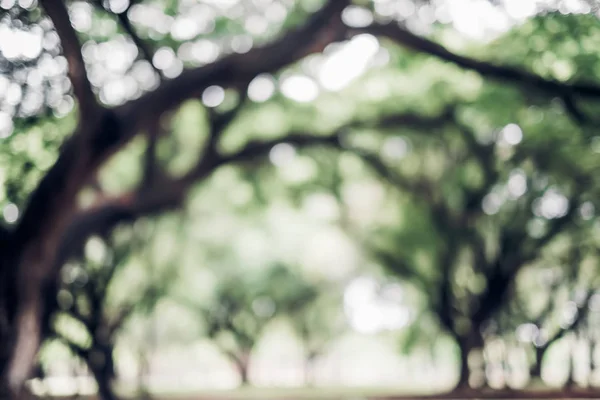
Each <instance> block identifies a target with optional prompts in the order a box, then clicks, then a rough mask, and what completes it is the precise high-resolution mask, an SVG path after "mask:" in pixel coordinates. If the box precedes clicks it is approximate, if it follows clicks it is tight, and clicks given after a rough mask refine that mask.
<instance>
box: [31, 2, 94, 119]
mask: <svg viewBox="0 0 600 400" xmlns="http://www.w3.org/2000/svg"><path fill="white" fill-rule="evenodd" d="M40 3H41V5H42V7H44V10H45V11H46V13H47V14H48V16H49V17H50V19H51V20H52V23H53V24H54V29H55V30H56V33H57V34H58V36H59V38H60V43H61V45H62V48H63V52H64V55H65V57H66V59H67V63H68V66H69V72H68V73H69V79H70V80H71V83H72V84H73V92H74V94H75V97H76V98H77V101H78V102H79V108H80V113H81V115H82V117H88V116H90V115H92V114H93V113H94V109H96V108H97V107H99V105H98V103H97V102H96V97H95V96H94V92H93V91H92V86H91V84H90V81H89V80H88V77H87V73H86V70H85V63H84V62H83V56H82V55H81V44H80V43H79V39H78V38H77V34H76V33H75V30H74V29H73V26H72V25H71V20H70V19H69V12H68V10H67V7H66V6H65V3H64V1H63V0H41V1H40Z"/></svg>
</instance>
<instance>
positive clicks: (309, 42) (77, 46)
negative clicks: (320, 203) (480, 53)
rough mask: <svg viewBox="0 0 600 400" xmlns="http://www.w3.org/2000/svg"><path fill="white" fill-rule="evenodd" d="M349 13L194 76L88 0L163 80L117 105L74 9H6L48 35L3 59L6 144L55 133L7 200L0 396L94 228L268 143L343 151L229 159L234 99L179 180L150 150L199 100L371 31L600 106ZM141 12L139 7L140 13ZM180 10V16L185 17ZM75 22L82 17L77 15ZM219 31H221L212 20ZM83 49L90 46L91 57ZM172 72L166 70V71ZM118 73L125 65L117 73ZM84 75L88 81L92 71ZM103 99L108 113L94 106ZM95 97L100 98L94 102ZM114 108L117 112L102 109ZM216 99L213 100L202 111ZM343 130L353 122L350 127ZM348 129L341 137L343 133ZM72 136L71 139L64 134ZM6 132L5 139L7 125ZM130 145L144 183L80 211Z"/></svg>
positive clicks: (564, 86) (573, 91)
mask: <svg viewBox="0 0 600 400" xmlns="http://www.w3.org/2000/svg"><path fill="white" fill-rule="evenodd" d="M349 4H350V2H349V1H348V0H330V1H328V2H326V3H325V4H324V5H323V7H321V8H320V9H319V11H317V12H314V13H312V14H311V15H310V17H305V16H306V14H309V13H308V12H306V11H302V10H299V12H297V13H291V15H290V18H289V20H286V21H285V23H284V24H282V25H283V29H282V30H287V33H285V34H282V35H281V36H280V37H279V38H278V39H275V40H272V41H270V42H268V43H267V44H264V45H260V46H255V47H253V48H252V49H250V50H248V51H247V52H244V51H243V49H242V51H240V53H241V54H229V55H225V56H223V57H221V58H219V59H218V60H216V61H213V60H212V59H210V60H208V59H206V58H204V61H203V62H204V63H206V62H207V61H208V62H209V63H208V64H206V65H204V66H198V65H196V66H190V68H187V69H186V70H185V71H184V72H181V67H182V64H183V63H182V62H181V63H167V62H165V63H161V60H162V61H165V60H166V61H168V60H170V59H172V58H173V57H172V56H173V54H174V53H175V51H174V50H173V48H174V47H177V50H179V47H180V45H181V44H182V43H181V42H185V41H186V40H185V39H182V38H183V37H186V36H185V35H181V32H179V35H171V36H169V37H165V35H164V33H163V34H161V33H160V32H159V31H157V30H152V31H151V33H148V31H150V30H149V29H142V28H143V27H142V26H136V24H138V25H141V24H139V23H136V22H135V21H134V22H132V20H131V19H132V18H131V17H132V16H135V15H136V8H135V7H136V6H140V4H137V3H136V2H131V3H129V4H128V6H127V7H126V8H124V9H121V8H118V7H117V8H115V6H114V4H108V6H109V7H107V8H106V9H105V4H100V2H93V7H95V8H94V10H93V18H92V20H93V21H103V23H102V24H98V25H102V26H103V27H106V26H109V27H110V26H114V24H116V22H118V23H119V29H120V32H122V33H123V35H125V34H126V35H127V36H128V37H129V38H130V39H124V40H130V41H131V42H132V43H133V45H134V46H135V48H136V51H135V52H134V53H137V54H136V55H135V56H134V57H133V58H134V60H135V61H138V60H137V57H138V56H139V57H140V58H152V60H150V67H151V68H153V67H152V66H154V67H156V69H159V70H160V71H161V72H160V74H159V73H157V72H151V73H150V74H149V76H150V77H151V78H148V79H143V80H144V81H145V82H143V83H144V85H147V86H144V87H145V89H144V92H143V93H142V91H141V90H140V91H139V92H138V93H133V94H131V96H128V95H125V96H116V98H111V97H110V95H111V93H112V94H114V93H115V92H114V90H112V89H111V87H112V88H113V89H114V87H115V86H114V85H113V86H111V87H109V89H110V90H109V89H106V90H104V89H105V88H103V90H102V91H100V93H99V94H98V92H99V90H98V88H97V87H95V84H94V82H95V81H96V79H97V78H98V79H99V77H100V76H102V73H103V72H102V69H103V68H104V66H103V65H101V64H99V63H97V62H96V61H94V59H93V58H94V57H93V51H90V52H88V51H86V48H85V46H82V42H83V40H86V43H92V44H93V43H97V42H100V41H104V40H105V39H106V33H105V32H104V31H103V30H102V29H98V31H93V32H88V33H87V34H86V32H79V33H78V32H76V30H75V29H74V27H80V28H81V26H82V25H83V26H85V24H86V23H85V21H83V22H82V21H80V20H77V19H76V15H77V13H76V12H73V13H72V14H73V15H70V14H69V12H68V9H67V6H66V4H65V3H64V2H63V1H60V0H43V1H41V2H40V6H41V8H42V9H43V13H42V10H40V9H38V8H37V7H35V5H34V3H32V4H31V5H30V6H29V7H28V9H23V7H21V6H19V5H15V6H14V7H13V8H12V9H11V10H10V11H7V12H5V13H4V15H3V23H6V24H8V25H10V26H11V29H13V27H14V31H15V32H17V33H18V34H21V33H23V32H25V34H35V35H38V34H39V32H40V30H41V34H43V35H47V37H48V40H47V42H46V47H47V48H49V49H50V50H47V51H46V50H44V51H42V49H43V46H38V47H39V50H36V51H35V52H33V53H35V54H33V53H32V54H29V50H27V51H26V52H25V53H23V54H21V53H22V51H21V50H19V49H16V48H15V47H13V48H12V54H11V53H10V52H9V53H8V55H11V57H12V58H14V59H15V60H16V62H11V61H14V60H12V59H9V58H8V55H7V54H4V58H5V59H6V62H5V63H4V64H6V65H7V67H6V70H7V73H10V76H11V79H12V80H13V81H14V82H9V84H10V86H11V96H9V97H8V100H10V101H7V105H8V106H10V114H6V115H5V114H3V117H2V118H3V127H2V128H3V133H2V134H3V135H4V136H5V135H6V132H5V131H6V130H7V129H6V127H7V126H9V127H12V126H14V127H15V129H16V130H17V131H18V132H16V133H15V134H13V135H11V139H10V143H11V146H13V145H14V146H15V147H19V146H18V143H17V142H19V139H18V138H21V137H29V138H34V140H39V141H40V142H44V140H41V139H39V138H40V136H41V133H40V132H39V129H37V128H39V126H46V124H48V123H49V124H50V125H52V124H53V123H56V124H57V125H60V128H59V130H60V131H61V133H60V134H58V135H54V137H53V138H48V139H47V140H48V141H49V142H51V145H50V147H52V148H54V150H53V151H52V152H51V155H50V156H49V157H48V155H46V154H45V155H44V157H42V158H43V162H40V163H39V165H35V163H32V162H30V160H28V161H26V162H24V163H23V165H26V166H27V168H28V169H29V170H32V169H33V170H36V171H35V174H33V175H31V176H32V177H33V178H31V176H30V179H29V180H31V182H29V180H28V181H27V184H26V185H22V187H21V188H20V189H21V191H22V192H24V193H20V194H19V196H23V198H25V197H26V198H27V201H23V204H19V205H20V206H21V207H17V206H16V205H15V204H12V203H11V204H9V205H8V206H9V208H8V211H7V212H8V214H9V215H10V219H11V220H12V221H13V222H14V223H15V225H14V226H13V227H11V228H3V229H2V233H1V234H0V240H2V246H1V249H2V250H1V252H2V254H1V259H2V264H1V266H0V282H2V287H1V290H0V343H1V348H0V377H1V379H0V382H1V385H0V386H1V388H2V389H1V391H2V392H3V393H4V392H5V393H10V396H11V397H18V394H19V393H20V392H21V388H22V387H23V382H24V381H25V380H26V379H27V378H28V376H29V375H30V372H31V367H32V365H33V360H34V358H35V355H36V353H37V350H38V347H39V344H40V341H41V333H42V326H41V324H42V315H43V314H44V306H43V303H44V299H43V298H42V293H46V290H45V287H46V286H47V285H52V282H54V281H55V278H56V277H57V276H58V274H59V270H60V265H62V263H63V261H64V260H66V259H68V258H69V257H70V255H71V254H74V253H77V249H78V248H81V246H82V245H83V243H84V242H85V239H86V238H88V237H90V236H91V235H93V234H96V233H98V232H105V231H108V230H110V229H111V228H113V227H114V226H116V225H117V224H119V223H126V222H131V221H134V220H136V219H137V218H139V217H141V216H146V215H153V214H157V213H160V212H163V211H165V210H170V209H174V208H178V207H180V206H181V204H182V202H183V201H184V200H185V198H186V195H187V193H188V191H189V189H190V187H191V186H192V185H193V184H194V183H196V182H198V181H200V180H202V179H204V178H206V177H207V176H209V175H210V174H211V172H212V171H214V170H215V169H216V168H218V167H219V166H221V165H223V164H226V163H230V162H241V161H248V160H249V159H253V158H255V157H257V156H259V155H263V154H265V153H267V152H268V151H269V150H270V149H271V148H272V147H273V145H275V144H278V143H282V142H289V143H292V144H296V145H299V146H303V147H306V146H309V145H316V144H330V145H339V141H338V136H337V135H334V136H322V135H307V134H306V132H305V130H304V129H301V130H300V132H295V133H294V132H285V133H289V135H284V136H283V137H278V138H276V139H272V138H271V139H269V140H260V141H249V142H248V143H245V144H243V145H242V146H241V148H238V149H236V150H234V151H232V152H226V151H223V149H222V148H220V147H221V146H220V144H221V139H222V137H221V136H222V133H223V131H224V130H225V128H226V127H227V126H228V124H229V122H231V121H232V120H233V119H234V118H235V117H236V116H237V115H238V111H240V109H241V108H243V107H242V106H244V103H245V102H244V101H240V102H238V103H235V104H239V105H241V106H240V107H238V106H236V105H235V104H234V105H233V106H232V108H230V109H227V110H223V109H218V110H216V111H215V112H212V111H211V112H209V114H210V117H209V125H210V128H209V129H208V131H209V133H208V134H207V135H206V140H205V141H204V143H203V144H204V146H201V149H199V151H198V153H197V155H199V157H197V159H195V160H194V162H192V163H191V166H190V167H189V168H188V169H187V170H185V171H184V172H183V173H180V174H179V175H177V174H173V173H170V172H172V171H170V170H168V169H167V168H166V167H165V165H164V164H165V163H160V162H157V160H160V157H156V154H158V153H161V152H160V151H158V150H159V149H158V148H159V147H161V146H159V143H157V142H159V141H160V139H161V138H164V137H165V136H168V135H167V134H166V133H165V131H166V132H169V131H170V129H168V126H167V128H165V127H164V125H168V124H167V122H169V117H170V116H171V114H170V113H171V112H172V111H174V110H175V109H177V108H178V107H179V106H181V105H182V104H183V103H184V102H186V101H188V100H193V99H197V98H198V97H201V96H203V95H204V97H206V98H208V99H209V100H210V98H211V97H212V98H213V99H215V98H216V99H220V98H221V97H222V96H223V94H224V92H225V89H227V90H228V91H233V92H237V94H238V95H239V97H240V98H242V99H243V98H244V97H245V93H246V91H247V90H246V89H247V87H248V85H249V84H250V83H251V82H252V80H253V79H254V78H255V77H257V76H258V75H261V74H263V73H277V72H279V71H280V70H282V69H283V68H285V67H287V66H292V65H293V64H294V63H296V62H297V61H300V60H301V59H303V58H305V57H306V56H308V55H311V54H314V53H320V52H322V51H323V50H324V49H325V48H326V47H327V46H328V45H329V44H332V43H334V42H339V41H342V40H345V39H348V38H350V37H357V36H359V35H361V34H365V33H366V34H370V35H373V36H375V37H378V38H381V39H382V41H385V40H387V41H391V42H394V43H396V44H398V45H400V46H401V47H402V48H404V49H408V50H411V51H415V52H417V53H420V54H422V55H428V56H432V57H435V58H437V59H440V60H443V61H446V62H448V63H450V64H453V65H455V66H457V67H459V68H463V69H468V70H471V71H475V72H477V73H479V74H481V75H482V76H483V77H485V78H489V79H495V80H499V81H502V82H513V83H516V84H518V85H519V86H520V87H522V88H525V89H527V90H528V93H529V92H531V93H532V96H534V97H535V96H537V95H538V94H539V95H543V96H546V97H557V98H559V99H560V100H561V101H562V102H563V103H564V105H565V110H566V112H568V113H569V114H570V115H571V116H572V117H573V118H574V119H575V120H577V121H579V122H581V123H586V124H590V123H591V122H590V121H591V119H590V118H589V117H587V115H586V113H585V111H586V110H582V107H581V104H582V103H584V105H588V104H587V103H585V102H584V100H589V99H594V98H597V97H598V96H599V95H600V88H598V86H597V85H595V84H593V83H587V82H586V83H582V81H583V79H580V78H581V77H580V76H574V77H572V79H571V81H569V82H565V81H564V80H561V79H560V78H557V77H556V76H553V75H549V76H550V77H548V75H547V76H542V75H537V74H534V73H532V72H529V71H526V70H525V69H518V68H514V67H506V66H501V65H498V64H496V63H492V62H488V61H478V60H476V59H474V58H469V57H467V56H463V55H459V54H457V53H455V52H453V51H451V50H449V49H447V48H445V47H443V46H442V45H440V44H438V43H436V42H434V41H432V40H430V39H426V38H424V37H421V36H418V35H416V34H414V33H412V32H410V31H409V30H408V29H406V28H404V27H402V26H400V25H398V24H397V23H395V21H394V22H389V23H381V22H377V21H375V22H373V23H367V24H362V23H359V24H353V26H348V25H351V24H345V23H344V18H343V11H344V9H346V7H347V6H348V5H349ZM161 5H162V6H163V11H166V12H178V11H179V10H175V11H174V10H173V8H174V7H171V6H170V5H169V4H161ZM78 6H81V7H83V8H85V10H88V8H86V7H88V6H90V5H89V4H87V3H83V4H78V5H73V7H78ZM91 7H92V6H90V7H89V8H91ZM159 7H160V6H159ZM175 8H177V7H175ZM85 10H84V11H85ZM80 11H81V10H80ZM137 11H140V8H139V7H138V8H137ZM185 11H187V10H183V11H182V12H185ZM363 11H367V12H369V11H368V10H363ZM85 12H87V11H85ZM85 15H90V13H88V14H85ZM137 15H138V16H139V15H140V13H139V12H138V13H137ZM301 17H303V18H301ZM83 19H84V20H85V19H86V18H85V16H84V18H83ZM134 19H135V18H134ZM300 19H303V20H305V21H304V23H300V24H297V23H296V22H297V20H300ZM346 19H347V18H346ZM351 20H352V19H351ZM104 21H106V23H104ZM115 21H116V22H115ZM213 22H214V23H215V25H217V22H215V21H213ZM222 23H223V24H225V25H226V26H228V28H229V26H231V29H232V30H235V29H238V28H239V27H238V26H237V25H236V24H235V23H233V24H227V23H224V22H223V21H222V20H219V21H218V24H222ZM290 26H294V27H290ZM157 28H158V29H159V30H160V29H162V28H161V27H157ZM288 28H289V29H288ZM84 31H85V30H84ZM144 31H145V32H144ZM113 33H114V32H113ZM153 34H158V36H159V37H161V38H162V39H163V40H162V41H160V40H157V41H156V43H150V40H149V39H150V38H151V37H152V36H153ZM27 37H28V38H29V37H30V36H27ZM154 37H156V35H155V36H154ZM177 38H180V39H181V40H178V39H177ZM171 39H172V40H171ZM258 39H259V40H257V41H261V40H260V39H264V38H258ZM53 41H59V42H60V45H61V48H62V56H64V58H59V54H58V48H57V46H52V43H53ZM159 43H160V45H162V46H163V47H166V48H164V49H163V48H161V49H159V50H164V51H161V52H160V53H159V51H158V50H156V48H155V46H154V45H153V44H157V46H156V47H158V44H159ZM236 43H237V45H236V46H237V47H236V48H238V50H239V49H240V48H242V47H243V43H244V42H243V40H242V42H241V43H242V47H240V46H239V43H240V41H239V40H238V41H237V42H236ZM34 49H35V47H34ZM89 49H90V48H89V47H88V48H87V50H89ZM168 49H170V50H171V51H169V50H168ZM155 50H156V51H155ZM246 50H247V49H246ZM181 53H182V54H183V53H185V52H183V51H182V52H181ZM13 56H14V57H13ZM115 58H116V57H115ZM45 60H46V61H45ZM48 60H50V61H48ZM21 61H23V62H21ZM63 61H64V62H63ZM86 61H87V63H86ZM180 61H181V60H180ZM48 62H50V64H52V65H53V67H52V68H53V69H54V70H56V71H55V72H56V73H53V74H52V75H53V76H52V79H48V80H44V79H45V78H42V82H41V83H39V81H40V79H38V78H36V73H38V77H39V71H35V73H34V74H33V77H32V78H31V79H23V75H24V74H28V73H29V72H34V71H30V70H29V68H34V67H35V66H37V65H43V64H44V63H46V64H48ZM131 64H135V63H133V62H132V63H131ZM166 64H169V67H171V66H174V68H171V69H169V68H167V66H166ZM171 64H172V65H171ZM590 64H592V63H590ZM140 65H146V66H148V63H146V64H136V66H140ZM63 66H64V67H66V68H64V69H66V73H67V75H68V79H69V83H68V84H67V83H65V79H64V78H65V77H64V74H63V73H62V70H63ZM113 66H114V65H113ZM158 66H163V67H165V69H160V68H158ZM178 66H179V69H177V67H178ZM93 67H95V68H93ZM114 67H115V68H117V69H118V68H120V66H118V65H117V66H114ZM3 68H4V67H3ZM140 68H141V69H143V67H140ZM92 69H93V70H94V71H93V72H94V74H91V73H90V72H91V71H92ZM125 69H127V67H126V68H125ZM155 75H161V76H162V78H163V79H162V82H161V83H159V84H156V85H154V83H153V82H152V81H153V79H154V77H155ZM588 76H592V75H588ZM583 78H587V76H584V77H583ZM24 80H25V81H26V83H25V84H24V87H25V89H24V90H23V89H22V88H21V85H20V82H23V81H24ZM36 82H38V83H39V84H37V83H36ZM130 82H131V81H130ZM35 85H37V86H36V87H38V89H39V91H43V90H44V89H43V88H44V85H46V86H48V85H49V86H50V87H51V89H52V90H50V91H49V93H48V94H47V96H42V95H39V94H38V95H37V96H36V95H31V96H29V91H30V89H31V87H32V86H35ZM13 88H14V89H13ZM70 89H72V95H73V96H74V100H75V102H76V103H77V109H76V111H75V112H72V113H69V104H70V103H73V98H71V97H70V95H69V93H68V92H67V91H68V90H70ZM22 93H25V94H27V95H28V96H26V97H25V98H24V100H27V101H23V102H20V101H19V100H20V98H21V95H22ZM44 93H45V92H44ZM117 93H118V91H117ZM228 94H229V93H228ZM107 96H108V97H107ZM227 97H230V96H227ZM233 97H235V96H233ZM57 98H58V99H59V100H58V101H57V100H56V99H57ZM98 98H100V100H101V101H102V102H104V103H105V104H104V105H103V104H101V101H99V100H98ZM103 98H104V100H106V101H104V100H102V99H103ZM15 99H16V101H15ZM40 99H42V103H43V104H42V105H41V106H39V104H38V103H39V100H40ZM111 100H112V103H114V104H108V103H111ZM213 103H214V102H212V101H208V104H213ZM15 104H19V106H18V107H17V106H15ZM65 105H66V106H65ZM47 106H48V107H47ZM53 107H54V108H55V109H56V110H58V111H59V112H61V110H62V113H63V114H64V113H65V112H64V111H65V110H66V113H68V116H66V117H64V118H62V119H59V120H58V121H55V120H54V118H52V117H48V115H49V112H50V111H52V108H53ZM209 108H211V109H212V108H213V107H209ZM11 116H15V117H16V118H15V119H16V122H11V123H4V120H5V119H6V118H8V119H10V117H11ZM5 117H6V118H5ZM40 121H42V122H40ZM402 122H404V119H402V118H400V119H398V120H397V123H402ZM321 128H325V127H321ZM350 128H352V126H349V127H348V129H350ZM322 130H325V129H321V131H322ZM346 130H347V129H342V132H345V131H346ZM69 131H70V132H72V133H70V134H68V133H66V132H69ZM8 133H9V134H10V129H8ZM63 135H64V136H63ZM64 137H66V138H65V139H64V141H62V144H61V146H60V149H57V148H56V147H57V146H58V144H59V143H61V140H62V139H63V138H64ZM36 138H37V139H36ZM134 138H142V140H141V142H143V143H144V144H145V145H146V148H147V150H144V151H143V152H142V153H144V154H145V156H143V157H138V158H137V159H136V160H135V162H134V164H136V165H137V166H138V167H139V168H138V169H139V170H140V171H143V173H140V176H141V177H139V179H134V180H133V183H132V185H131V187H128V188H127V190H125V191H121V192H118V193H117V194H114V193H113V194H111V193H107V192H105V191H104V190H101V191H99V192H98V191H96V192H95V195H94V196H92V197H93V201H92V202H91V203H92V205H91V206H90V205H89V204H88V205H82V204H80V194H81V193H82V191H83V190H84V189H91V188H93V187H95V186H97V185H96V184H95V183H97V179H96V178H97V173H98V171H99V170H100V168H101V167H102V166H105V165H106V164H107V161H108V160H109V159H111V158H112V156H113V155H116V154H117V153H119V155H120V154H122V153H123V152H124V150H125V148H126V146H127V145H128V144H133V141H134ZM22 144H23V141H21V142H20V145H22ZM129 154H130V155H131V153H129ZM159 155H160V154H159ZM7 157H10V156H7ZM133 158H135V157H133ZM53 160H54V161H53ZM32 164H33V166H32ZM166 164H168V163H166ZM179 172H181V171H179ZM19 208H20V209H21V210H22V212H21V213H20V218H18V221H17V218H16V216H15V214H16V213H17V212H18V210H19Z"/></svg>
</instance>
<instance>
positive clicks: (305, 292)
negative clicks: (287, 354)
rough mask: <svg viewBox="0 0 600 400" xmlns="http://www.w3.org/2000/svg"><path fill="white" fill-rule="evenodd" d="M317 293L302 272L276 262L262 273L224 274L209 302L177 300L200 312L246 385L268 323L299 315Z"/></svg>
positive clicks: (199, 314)
mask: <svg viewBox="0 0 600 400" xmlns="http://www.w3.org/2000/svg"><path fill="white" fill-rule="evenodd" d="M316 296H317V292H316V290H315V287H314V286H313V285H311V284H309V283H308V282H307V281H305V280H304V279H303V278H302V277H301V276H300V275H298V274H297V273H295V272H292V271H291V270H290V269H288V268H286V267H283V266H275V267H270V268H267V269H266V270H264V271H261V272H260V273H254V274H253V273H250V272H244V273H243V274H241V273H239V272H236V273H233V274H229V275H227V276H224V277H222V278H221V279H219V280H218V282H217V286H216V288H215V290H214V292H213V293H212V296H211V297H212V300H211V301H210V302H209V303H208V304H206V305H201V304H197V303H194V300H192V299H185V298H181V297H179V298H178V300H179V301H180V302H181V303H183V304H184V305H186V306H188V307H190V308H191V310H195V311H196V312H198V317H199V318H200V319H201V322H202V325H204V326H205V327H206V335H207V336H208V337H209V338H211V339H212V340H213V341H214V343H215V344H216V345H217V346H218V347H219V349H220V350H221V351H222V352H223V353H224V354H225V355H226V356H227V357H228V358H229V359H230V360H231V361H232V362H233V363H234V365H235V366H236V368H237V370H238V373H239V376H240V381H241V383H242V385H246V384H248V383H249V376H248V372H249V367H250V364H251V353H252V351H253V349H254V348H255V346H256V344H257V343H258V341H259V340H260V338H261V337H262V335H263V333H264V329H265V327H267V325H268V324H269V323H270V322H271V321H273V320H275V319H276V318H281V317H285V316H290V317H293V316H294V315H298V314H299V312H300V311H301V310H304V309H305V308H306V307H307V306H310V305H311V304H312V303H313V302H314V299H315V298H316Z"/></svg>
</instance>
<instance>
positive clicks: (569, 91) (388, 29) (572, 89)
mask: <svg viewBox="0 0 600 400" xmlns="http://www.w3.org/2000/svg"><path fill="white" fill-rule="evenodd" d="M352 32H355V33H359V32H366V33H370V34H373V35H376V36H380V37H386V38H388V39H390V40H392V41H393V42H395V43H396V44H398V45H400V46H402V47H405V48H408V49H410V50H415V51H417V52H420V53H424V54H429V55H432V56H434V57H437V58H439V59H441V60H444V61H448V62H450V63H452V64H454V65H457V66H459V67H461V68H464V69H469V70H472V71H475V72H477V73H479V74H480V75H482V76H484V77H488V78H492V79H496V80H499V81H508V82H512V83H516V84H520V85H523V86H527V87H529V88H531V89H536V90H538V91H541V92H544V93H547V94H552V95H556V96H558V97H560V98H562V99H563V100H565V106H566V109H567V111H568V112H569V114H571V116H572V117H573V119H574V120H575V121H576V122H578V123H585V122H587V121H589V118H587V117H586V116H585V115H584V114H583V113H582V112H581V111H580V110H579V109H578V108H577V106H576V105H575V103H574V99H573V97H574V96H580V97H587V98H596V99H597V98H600V86H599V85H598V84H594V83H591V82H588V83H582V82H575V83H571V84H569V83H565V82H561V81H557V80H553V79H546V78H543V77H541V76H539V75H536V74H534V73H531V72H529V71H526V70H522V69H519V68H515V67H510V66H502V65H496V64H494V63H492V62H488V61H481V60H476V59H473V58H470V57H466V56H462V55H460V54H456V53H454V52H452V51H450V50H448V49H447V48H445V47H444V46H442V45H441V44H438V43H435V42H433V41H431V40H429V39H426V38H423V37H420V36H417V35H415V34H414V33H412V32H410V31H408V30H407V29H405V28H403V27H401V26H400V25H398V24H396V23H391V22H390V23H387V24H372V25H371V26H368V27H366V28H362V29H356V30H353V31H352Z"/></svg>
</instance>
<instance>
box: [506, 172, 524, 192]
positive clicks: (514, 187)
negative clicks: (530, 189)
mask: <svg viewBox="0 0 600 400" xmlns="http://www.w3.org/2000/svg"><path fill="white" fill-rule="evenodd" d="M507 187H508V194H509V196H510V197H511V198H512V199H518V198H519V197H521V196H523V195H524V194H525V192H527V176H526V175H525V173H524V172H523V171H521V170H516V171H513V172H511V174H510V177H509V178H508V183H507Z"/></svg>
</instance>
